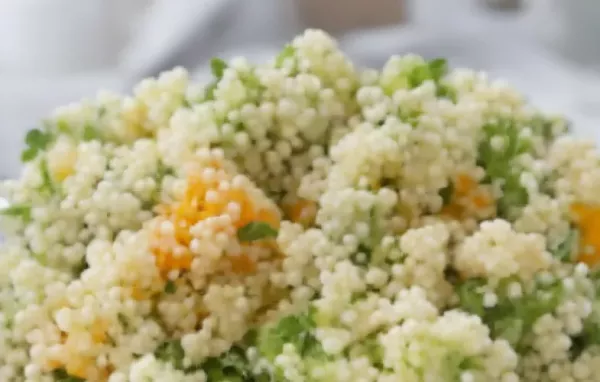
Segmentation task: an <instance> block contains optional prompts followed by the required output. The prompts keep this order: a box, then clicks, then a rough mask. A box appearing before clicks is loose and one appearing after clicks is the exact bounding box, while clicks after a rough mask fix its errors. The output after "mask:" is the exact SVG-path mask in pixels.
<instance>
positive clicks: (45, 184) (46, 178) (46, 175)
mask: <svg viewBox="0 0 600 382" xmlns="http://www.w3.org/2000/svg"><path fill="white" fill-rule="evenodd" d="M40 175H41V176H42V185H41V186H40V191H45V192H48V193H49V194H53V193H54V192H55V191H56V186H55V184H54V181H53V180H52V176H51V175H50V170H49V169H48V162H47V161H46V160H45V159H42V160H41V161H40Z"/></svg>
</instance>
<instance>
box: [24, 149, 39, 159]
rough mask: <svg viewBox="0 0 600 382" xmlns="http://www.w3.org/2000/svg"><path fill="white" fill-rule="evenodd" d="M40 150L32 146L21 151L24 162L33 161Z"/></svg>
mask: <svg viewBox="0 0 600 382" xmlns="http://www.w3.org/2000/svg"><path fill="white" fill-rule="evenodd" d="M37 153H38V151H37V150H36V149H34V148H32V147H30V148H28V149H25V150H23V152H22V153H21V161H22V162H31V161H32V160H34V159H35V157H36V156H37Z"/></svg>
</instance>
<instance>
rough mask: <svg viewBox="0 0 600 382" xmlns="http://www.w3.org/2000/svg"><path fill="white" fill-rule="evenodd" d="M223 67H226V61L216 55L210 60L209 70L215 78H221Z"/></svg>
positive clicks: (223, 71)
mask: <svg viewBox="0 0 600 382" xmlns="http://www.w3.org/2000/svg"><path fill="white" fill-rule="evenodd" d="M225 69H227V63H226V62H225V61H224V60H222V59H220V58H218V57H215V58H213V59H211V60H210V70H211V72H212V74H213V76H215V77H216V78H218V79H221V78H223V73H225Z"/></svg>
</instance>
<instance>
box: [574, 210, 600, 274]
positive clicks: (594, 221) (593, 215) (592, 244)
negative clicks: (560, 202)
mask: <svg viewBox="0 0 600 382" xmlns="http://www.w3.org/2000/svg"><path fill="white" fill-rule="evenodd" d="M571 213H572V214H573V217H574V219H573V220H574V221H575V223H576V224H577V226H578V227H579V231H580V232H579V248H580V250H579V254H578V256H577V261H579V262H582V263H585V264H586V265H588V266H589V267H590V268H594V267H596V266H598V265H599V264H600V207H598V206H588V205H585V204H583V203H574V204H573V205H571Z"/></svg>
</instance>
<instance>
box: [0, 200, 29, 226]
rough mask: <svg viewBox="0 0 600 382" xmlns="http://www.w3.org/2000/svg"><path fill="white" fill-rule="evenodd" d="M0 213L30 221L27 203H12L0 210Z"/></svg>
mask: <svg viewBox="0 0 600 382" xmlns="http://www.w3.org/2000/svg"><path fill="white" fill-rule="evenodd" d="M0 215H4V216H11V217H18V218H21V219H23V221H25V222H29V221H31V206H29V205H27V204H13V205H12V206H9V207H6V208H3V209H1V210H0Z"/></svg>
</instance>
